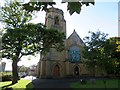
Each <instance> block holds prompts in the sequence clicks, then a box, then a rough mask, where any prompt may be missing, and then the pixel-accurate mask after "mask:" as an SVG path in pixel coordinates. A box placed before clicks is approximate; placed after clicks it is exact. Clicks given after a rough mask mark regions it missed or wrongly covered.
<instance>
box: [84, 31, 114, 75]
mask: <svg viewBox="0 0 120 90" xmlns="http://www.w3.org/2000/svg"><path fill="white" fill-rule="evenodd" d="M90 33H91V36H90V37H85V38H84V40H85V43H86V47H85V50H84V52H83V53H84V58H86V59H87V61H86V64H87V65H88V66H89V67H91V68H95V66H97V67H99V70H103V71H105V72H107V74H110V73H114V70H115V63H114V62H115V61H116V58H115V57H113V54H114V52H115V51H116V41H115V39H114V38H110V39H107V38H106V36H107V34H105V33H101V32H100V31H98V32H96V33H94V32H90Z"/></svg>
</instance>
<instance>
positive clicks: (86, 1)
mask: <svg viewBox="0 0 120 90" xmlns="http://www.w3.org/2000/svg"><path fill="white" fill-rule="evenodd" d="M62 3H67V10H68V11H69V13H70V15H72V14H73V13H74V12H76V13H77V14H80V11H81V8H82V6H83V5H86V6H89V5H90V4H93V5H94V4H95V2H94V0H77V1H73V2H69V1H66V0H65V1H64V0H62ZM55 4H56V3H55V2H39V1H38V2H37V1H36V2H34V1H33V0H30V2H28V3H26V4H23V6H24V9H25V10H27V11H28V12H33V11H40V10H45V11H46V10H47V7H48V6H49V5H50V6H53V5H55Z"/></svg>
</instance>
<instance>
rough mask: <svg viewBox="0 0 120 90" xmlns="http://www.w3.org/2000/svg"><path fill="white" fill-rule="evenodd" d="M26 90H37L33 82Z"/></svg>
mask: <svg viewBox="0 0 120 90" xmlns="http://www.w3.org/2000/svg"><path fill="white" fill-rule="evenodd" d="M25 90H35V88H34V85H33V84H32V82H30V83H28V84H27V85H26V89H25Z"/></svg>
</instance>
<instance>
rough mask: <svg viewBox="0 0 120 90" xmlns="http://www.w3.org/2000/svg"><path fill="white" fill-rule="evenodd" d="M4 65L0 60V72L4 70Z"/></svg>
mask: <svg viewBox="0 0 120 90" xmlns="http://www.w3.org/2000/svg"><path fill="white" fill-rule="evenodd" d="M5 66H6V63H5V62H0V72H5Z"/></svg>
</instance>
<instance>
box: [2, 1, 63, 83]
mask: <svg viewBox="0 0 120 90" xmlns="http://www.w3.org/2000/svg"><path fill="white" fill-rule="evenodd" d="M2 17H3V21H4V23H5V24H6V27H5V29H6V31H5V33H4V34H3V36H2V50H1V52H2V58H9V59H11V60H12V75H13V77H12V84H15V83H17V81H18V71H17V70H18V69H17V63H18V62H19V61H20V59H21V57H22V56H25V55H32V54H34V53H35V52H37V51H38V52H39V51H42V52H44V53H45V52H47V51H48V50H49V48H51V47H53V46H54V47H55V48H57V49H59V50H61V49H62V46H63V40H64V38H65V36H64V34H63V33H59V32H58V31H57V30H54V29H49V30H47V29H46V28H45V26H44V25H42V24H40V23H38V24H32V23H28V21H30V20H31V14H30V13H29V12H26V11H25V10H24V9H23V7H22V5H21V4H19V3H18V2H11V3H10V4H9V5H6V6H5V7H2ZM51 36H52V37H51ZM50 38H51V39H50Z"/></svg>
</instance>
